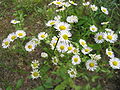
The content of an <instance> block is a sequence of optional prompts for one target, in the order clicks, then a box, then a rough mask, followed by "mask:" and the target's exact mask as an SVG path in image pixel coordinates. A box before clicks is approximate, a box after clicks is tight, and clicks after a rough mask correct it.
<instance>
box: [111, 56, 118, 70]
mask: <svg viewBox="0 0 120 90" xmlns="http://www.w3.org/2000/svg"><path fill="white" fill-rule="evenodd" d="M109 64H110V66H111V67H112V68H113V69H120V59H119V58H112V59H110V61H109Z"/></svg>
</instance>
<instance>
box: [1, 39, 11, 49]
mask: <svg viewBox="0 0 120 90" xmlns="http://www.w3.org/2000/svg"><path fill="white" fill-rule="evenodd" d="M9 46H10V40H9V39H8V38H5V39H4V40H3V41H2V47H3V48H8V47H9Z"/></svg>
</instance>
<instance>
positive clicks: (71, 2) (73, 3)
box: [69, 0, 77, 5]
mask: <svg viewBox="0 0 120 90" xmlns="http://www.w3.org/2000/svg"><path fill="white" fill-rule="evenodd" d="M69 3H70V4H72V5H77V3H75V2H74V1H71V0H69Z"/></svg>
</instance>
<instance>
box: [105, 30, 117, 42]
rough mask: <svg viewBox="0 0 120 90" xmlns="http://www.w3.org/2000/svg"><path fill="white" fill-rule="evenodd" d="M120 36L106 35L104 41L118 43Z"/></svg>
mask: <svg viewBox="0 0 120 90" xmlns="http://www.w3.org/2000/svg"><path fill="white" fill-rule="evenodd" d="M117 38H118V35H117V34H114V33H112V32H111V33H104V39H105V40H106V41H107V42H110V43H114V42H116V41H117Z"/></svg>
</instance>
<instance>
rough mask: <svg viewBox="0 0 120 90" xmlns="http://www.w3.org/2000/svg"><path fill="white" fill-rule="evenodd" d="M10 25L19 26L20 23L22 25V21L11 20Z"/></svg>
mask: <svg viewBox="0 0 120 90" xmlns="http://www.w3.org/2000/svg"><path fill="white" fill-rule="evenodd" d="M10 23H12V24H18V23H20V21H17V20H15V19H14V20H11V21H10Z"/></svg>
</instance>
